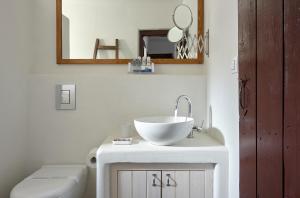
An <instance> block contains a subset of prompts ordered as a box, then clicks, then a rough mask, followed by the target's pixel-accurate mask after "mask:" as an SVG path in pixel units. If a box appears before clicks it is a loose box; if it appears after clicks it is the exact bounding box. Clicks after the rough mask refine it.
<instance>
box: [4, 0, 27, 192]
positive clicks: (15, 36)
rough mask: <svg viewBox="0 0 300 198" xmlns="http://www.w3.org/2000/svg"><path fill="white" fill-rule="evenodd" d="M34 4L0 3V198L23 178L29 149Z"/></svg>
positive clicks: (21, 0) (20, 0)
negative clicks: (30, 72) (29, 101)
mask: <svg viewBox="0 0 300 198" xmlns="http://www.w3.org/2000/svg"><path fill="white" fill-rule="evenodd" d="M31 9H32V4H31V2H30V1H24V0H2V1H0V24H1V30H0V43H1V48H0V159H1V160H0V197H3V198H7V197H9V192H10V190H11V188H12V187H13V186H14V185H15V184H16V183H18V182H19V181H20V180H21V179H23V178H24V176H25V172H26V163H25V161H26V159H27V157H28V150H27V149H28V148H27V140H28V136H27V135H28V133H27V110H28V108H27V101H28V100H27V96H28V86H27V85H28V83H27V82H28V72H29V66H31V60H32V59H31V58H32V57H31V51H32V50H31V45H32V42H31V27H32V18H31V17H32V16H31V14H30V13H31Z"/></svg>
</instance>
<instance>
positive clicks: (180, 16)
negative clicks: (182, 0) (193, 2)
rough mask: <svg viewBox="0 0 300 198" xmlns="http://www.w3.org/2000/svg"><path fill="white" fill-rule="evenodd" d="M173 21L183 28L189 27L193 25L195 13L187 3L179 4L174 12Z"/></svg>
mask: <svg viewBox="0 0 300 198" xmlns="http://www.w3.org/2000/svg"><path fill="white" fill-rule="evenodd" d="M173 22H174V24H175V26H176V27H177V28H179V29H181V30H186V29H189V28H190V27H191V26H192V25H193V13H192V10H191V8H190V7H189V6H188V5H186V4H180V5H178V6H177V7H176V8H175V10H174V13H173Z"/></svg>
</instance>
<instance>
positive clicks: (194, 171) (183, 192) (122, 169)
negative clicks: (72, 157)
mask: <svg viewBox="0 0 300 198" xmlns="http://www.w3.org/2000/svg"><path fill="white" fill-rule="evenodd" d="M182 167H184V168H182ZM213 169H214V166H213V165H209V164H208V165H204V164H198V165H197V164H193V165H187V164H182V165H180V164H176V165H170V164H169V165H164V164H162V165H158V164H146V165H141V164H138V165H136V164H126V165H124V164H120V165H112V167H111V195H112V198H213Z"/></svg>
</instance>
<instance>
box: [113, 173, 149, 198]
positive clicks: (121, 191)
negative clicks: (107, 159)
mask: <svg viewBox="0 0 300 198" xmlns="http://www.w3.org/2000/svg"><path fill="white" fill-rule="evenodd" d="M146 186H147V179H146V171H119V172H118V198H147V197H146Z"/></svg>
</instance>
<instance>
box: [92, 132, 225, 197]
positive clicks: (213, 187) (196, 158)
mask: <svg viewBox="0 0 300 198" xmlns="http://www.w3.org/2000/svg"><path fill="white" fill-rule="evenodd" d="M113 139H114V138H113V137H108V138H107V139H106V140H105V141H104V142H103V143H102V145H101V146H100V147H99V149H98V151H97V198H228V150H227V148H226V146H225V145H224V144H222V143H221V142H220V141H218V140H216V139H215V138H213V137H211V136H210V135H209V134H207V133H202V134H197V135H195V138H190V139H184V140H183V141H181V142H179V143H177V144H175V145H172V146H155V145H152V144H150V143H149V142H146V141H144V140H142V139H140V138H134V141H133V144H132V145H125V146H121V145H112V140H113Z"/></svg>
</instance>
